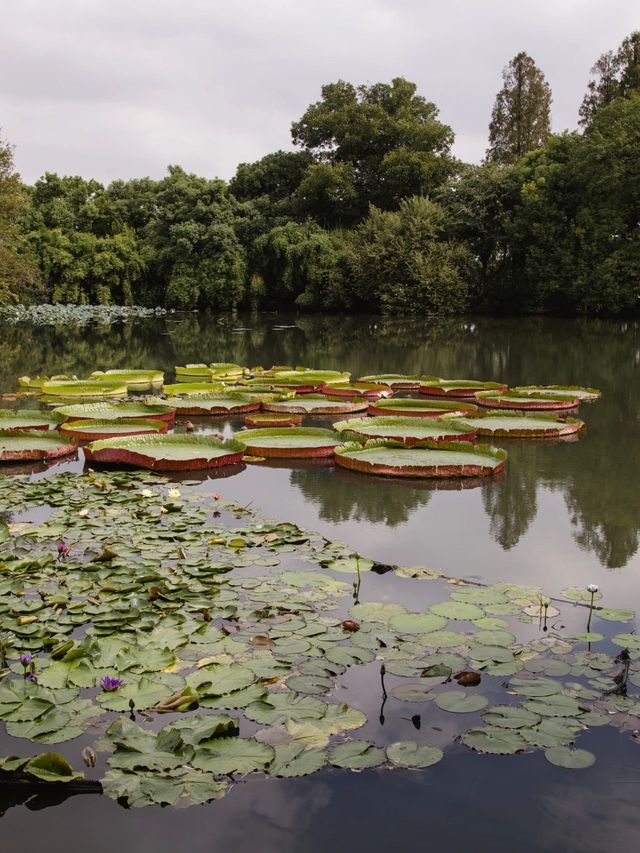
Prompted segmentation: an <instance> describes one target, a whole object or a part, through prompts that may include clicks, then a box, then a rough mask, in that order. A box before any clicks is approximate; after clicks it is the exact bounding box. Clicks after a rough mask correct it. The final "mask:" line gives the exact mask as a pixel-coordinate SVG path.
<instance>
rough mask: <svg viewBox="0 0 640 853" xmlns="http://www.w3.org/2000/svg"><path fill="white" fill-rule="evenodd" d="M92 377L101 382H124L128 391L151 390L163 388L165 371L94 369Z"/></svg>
mask: <svg viewBox="0 0 640 853" xmlns="http://www.w3.org/2000/svg"><path fill="white" fill-rule="evenodd" d="M91 378H92V379H99V380H100V381H101V382H104V381H106V382H112V381H113V382H124V383H125V385H126V386H127V391H151V390H152V389H153V388H162V383H163V382H164V373H163V372H162V370H120V369H117V370H105V371H102V370H94V372H93V373H92V374H91Z"/></svg>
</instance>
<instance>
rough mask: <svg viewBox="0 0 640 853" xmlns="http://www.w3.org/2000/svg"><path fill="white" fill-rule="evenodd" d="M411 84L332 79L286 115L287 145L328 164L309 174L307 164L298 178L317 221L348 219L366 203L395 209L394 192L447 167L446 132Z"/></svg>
mask: <svg viewBox="0 0 640 853" xmlns="http://www.w3.org/2000/svg"><path fill="white" fill-rule="evenodd" d="M416 90H417V87H416V85H415V83H411V82H409V81H408V80H405V79H404V78H402V77H396V78H394V79H393V80H392V81H391V83H375V84H373V85H371V86H364V85H363V86H353V85H352V84H351V83H347V82H345V81H344V80H338V82H337V83H329V84H327V85H325V86H323V87H322V98H321V100H320V101H317V102H316V103H315V104H311V106H309V107H308V108H307V110H306V111H305V113H304V115H303V116H302V118H301V119H300V120H299V121H297V122H294V124H293V125H292V127H291V135H292V137H293V141H294V144H296V145H300V146H302V147H303V148H304V149H306V150H307V151H310V152H312V153H313V155H314V157H315V159H316V160H317V161H318V163H321V164H325V166H326V165H328V166H330V167H333V168H326V167H325V168H324V169H321V170H319V171H318V170H316V171H315V173H314V172H313V169H314V167H311V174H309V173H307V177H306V178H305V181H304V182H303V191H302V195H303V196H304V203H306V204H311V205H312V209H313V211H314V215H319V217H320V221H332V222H335V221H336V220H337V221H339V222H340V223H341V224H350V223H353V222H354V221H357V220H358V219H360V218H362V217H363V216H365V215H366V213H367V209H368V207H369V204H375V205H377V206H378V207H380V208H382V209H394V208H397V207H398V205H399V202H400V199H402V198H404V197H406V196H411V195H421V194H424V193H426V192H429V191H431V190H432V189H433V188H434V187H436V186H438V184H439V183H441V182H442V181H443V180H444V179H445V178H446V177H447V175H448V174H450V172H451V171H452V170H453V160H452V159H451V157H450V154H449V151H450V148H451V145H452V143H453V131H452V130H451V128H450V127H448V126H447V125H445V124H442V123H441V122H440V121H438V118H437V116H438V109H437V107H436V106H435V104H433V103H431V102H429V101H426V100H425V99H424V98H423V97H421V96H420V95H418V94H416ZM308 198H310V199H311V201H308V200H307V199H308ZM323 198H324V199H325V202H326V211H325V210H324V209H323V208H324V206H323V205H322V204H321V201H322V199H323ZM307 211H309V212H310V210H309V208H307ZM321 211H322V212H321ZM325 217H326V218H327V219H325Z"/></svg>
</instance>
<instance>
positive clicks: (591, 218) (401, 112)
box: [0, 33, 640, 315]
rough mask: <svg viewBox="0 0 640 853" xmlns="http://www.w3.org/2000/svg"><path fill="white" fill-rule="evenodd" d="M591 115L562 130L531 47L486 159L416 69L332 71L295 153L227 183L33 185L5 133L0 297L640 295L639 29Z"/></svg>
mask: <svg viewBox="0 0 640 853" xmlns="http://www.w3.org/2000/svg"><path fill="white" fill-rule="evenodd" d="M592 74H593V79H592V80H591V81H590V82H589V83H588V86H587V93H586V95H585V98H584V101H583V103H582V106H581V108H580V115H581V124H582V125H583V130H582V131H580V132H578V131H576V132H572V133H569V132H565V133H562V134H556V135H554V134H552V133H551V132H550V104H551V90H550V88H549V85H548V84H547V82H546V80H545V78H544V75H543V73H542V71H541V70H540V69H539V68H537V66H536V65H535V63H534V61H533V59H531V57H529V56H528V55H527V54H526V53H519V54H517V55H516V56H515V57H514V59H513V60H512V61H511V62H510V63H509V64H508V65H507V66H506V68H505V69H504V71H503V75H502V82H503V85H502V88H501V89H500V91H499V92H498V94H497V97H496V102H495V106H494V109H493V112H492V116H491V122H490V125H489V146H488V150H487V156H486V159H485V161H484V162H483V163H482V164H481V165H478V166H471V165H467V164H464V163H461V162H459V161H457V160H456V159H455V158H454V157H453V156H452V154H451V147H452V144H453V140H454V134H453V131H452V129H451V128H450V127H448V126H447V125H446V124H444V123H443V122H441V121H440V120H439V118H438V109H437V107H436V106H435V104H433V103H431V102H429V101H427V100H426V99H425V98H423V97H422V96H420V95H419V94H418V93H417V89H416V86H415V84H413V83H411V82H409V81H407V80H404V79H402V78H396V79H394V80H392V81H391V83H388V84H387V83H376V84H374V85H370V86H353V85H352V84H350V83H347V82H344V81H338V82H337V83H331V84H329V85H326V86H323V87H322V91H321V98H320V100H319V101H317V102H316V103H314V104H311V105H310V106H309V107H308V109H307V110H306V111H305V113H304V115H303V116H302V117H301V118H300V119H299V121H296V122H294V123H293V125H292V128H291V133H292V140H293V142H294V144H295V146H296V148H297V150H295V151H276V152H274V153H272V154H268V155H267V156H266V157H263V158H262V159H261V160H258V161H257V162H255V163H242V164H240V165H239V166H238V169H237V171H236V174H235V176H234V177H233V178H232V180H231V181H230V182H228V183H227V182H225V181H222V180H218V179H207V178H203V177H199V176H197V175H193V174H188V173H187V172H185V171H184V170H183V169H182V168H180V167H179V166H171V167H169V170H168V174H167V176H166V177H165V178H163V179H162V180H152V179H150V178H143V179H139V180H131V181H114V182H112V183H111V184H109V185H108V186H103V185H102V184H101V183H99V182H97V181H93V180H85V179H83V178H80V177H60V176H58V175H56V174H51V173H47V174H45V175H44V176H43V177H42V178H40V179H39V180H38V181H37V182H36V183H35V185H34V186H32V187H27V186H24V185H23V184H22V183H21V181H20V179H19V177H18V175H17V174H16V173H15V170H14V168H13V152H12V149H11V147H10V146H9V145H8V144H7V143H4V142H2V141H0V302H11V301H34V300H37V301H54V302H77V303H96V302H97V303H123V304H129V303H137V304H142V305H165V306H168V307H176V308H212V309H216V310H232V309H235V308H240V307H251V308H266V309H273V308H279V307H287V308H290V307H292V306H294V305H295V306H297V307H299V308H301V309H309V310H325V311H338V310H350V311H365V310H366V311H379V310H382V311H390V312H411V313H418V314H423V315H424V314H428V315H431V314H451V313H458V312H460V311H463V310H466V309H470V308H471V309H474V310H484V311H493V312H509V313H526V312H530V313H542V312H549V313H564V314H584V315H604V314H618V313H628V312H630V311H633V310H635V309H636V308H637V306H638V300H639V298H640V33H633V34H631V35H630V36H629V37H628V38H626V39H625V40H624V42H623V43H622V45H621V46H620V47H619V49H618V50H617V51H616V52H611V51H610V52H609V53H606V54H603V56H601V57H600V59H599V60H598V61H597V62H596V64H595V65H594V67H593V69H592Z"/></svg>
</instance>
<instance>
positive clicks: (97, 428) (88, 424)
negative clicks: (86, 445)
mask: <svg viewBox="0 0 640 853" xmlns="http://www.w3.org/2000/svg"><path fill="white" fill-rule="evenodd" d="M168 428H169V424H168V423H167V422H166V421H159V420H147V419H145V418H138V419H137V420H136V419H135V418H132V419H126V418H123V419H122V420H119V421H100V420H80V421H67V422H66V423H64V424H62V425H61V427H60V432H61V433H62V434H63V435H67V436H69V437H70V438H75V439H77V440H78V441H98V440H99V439H101V438H115V437H116V436H120V437H125V436H128V435H155V434H158V433H165V432H166V431H167V429H168Z"/></svg>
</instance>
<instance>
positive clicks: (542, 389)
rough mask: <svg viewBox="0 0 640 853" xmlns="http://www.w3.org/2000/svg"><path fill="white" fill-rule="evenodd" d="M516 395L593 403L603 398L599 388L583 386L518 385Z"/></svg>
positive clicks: (514, 390) (515, 390)
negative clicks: (571, 399) (533, 395)
mask: <svg viewBox="0 0 640 853" xmlns="http://www.w3.org/2000/svg"><path fill="white" fill-rule="evenodd" d="M511 391H512V392H513V393H514V394H527V395H529V394H544V396H545V397H558V396H560V397H574V398H576V399H577V400H585V401H592V400H597V399H598V398H599V397H600V396H602V391H600V390H599V389H598V388H584V387H583V386H581V385H516V387H515V388H512V389H511Z"/></svg>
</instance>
